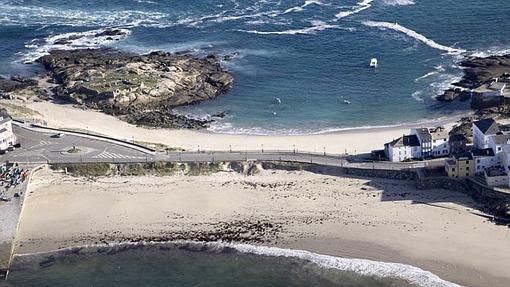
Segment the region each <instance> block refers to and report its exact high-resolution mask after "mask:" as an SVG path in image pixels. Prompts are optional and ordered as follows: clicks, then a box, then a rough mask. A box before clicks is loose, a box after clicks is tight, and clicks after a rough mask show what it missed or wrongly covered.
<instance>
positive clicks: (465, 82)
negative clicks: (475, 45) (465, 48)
mask: <svg viewBox="0 0 510 287" xmlns="http://www.w3.org/2000/svg"><path fill="white" fill-rule="evenodd" d="M460 66H462V67H464V68H465V69H464V76H463V78H462V80H461V81H460V82H458V83H456V84H455V85H457V86H460V87H464V88H468V89H473V88H476V87H478V86H480V85H482V84H484V83H488V82H490V81H491V79H493V78H498V77H501V76H503V75H505V74H508V73H510V55H503V56H491V57H487V58H479V57H471V58H468V59H466V60H464V61H462V62H461V63H460Z"/></svg>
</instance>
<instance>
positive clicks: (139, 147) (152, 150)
mask: <svg viewBox="0 0 510 287" xmlns="http://www.w3.org/2000/svg"><path fill="white" fill-rule="evenodd" d="M13 122H15V123H17V124H18V126H20V127H22V128H25V129H29V130H32V129H30V127H32V128H37V129H44V130H48V131H52V132H64V133H68V134H72V135H78V136H84V137H88V138H95V139H100V140H106V141H111V142H115V143H117V144H121V145H123V146H126V147H130V148H135V149H138V150H140V149H141V150H143V151H144V152H148V153H152V154H153V153H155V152H156V150H155V149H152V148H149V147H147V146H144V145H141V144H137V143H134V142H129V141H125V140H121V139H117V138H113V137H109V136H104V135H98V134H90V133H86V132H80V131H74V130H69V129H59V128H51V127H47V126H43V125H39V124H34V123H31V124H30V127H27V126H26V123H25V122H23V121H20V120H14V119H13Z"/></svg>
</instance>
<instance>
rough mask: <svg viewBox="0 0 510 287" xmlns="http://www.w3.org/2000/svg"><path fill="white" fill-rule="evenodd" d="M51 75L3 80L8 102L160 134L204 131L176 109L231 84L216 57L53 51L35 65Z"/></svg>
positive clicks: (0, 86)
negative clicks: (85, 113)
mask: <svg viewBox="0 0 510 287" xmlns="http://www.w3.org/2000/svg"><path fill="white" fill-rule="evenodd" d="M37 62H38V63H40V64H42V65H43V66H44V68H45V69H46V70H47V71H48V73H46V74H43V75H41V76H38V77H36V78H35V79H26V78H22V77H12V78H11V79H0V90H3V91H4V92H9V94H10V96H14V97H17V96H19V97H26V96H27V95H35V96H37V97H38V98H39V99H43V100H52V101H55V102H64V103H72V104H75V105H79V106H81V107H84V108H86V109H94V110H99V111H102V112H104V113H106V114H110V115H115V116H117V117H118V118H120V119H122V120H125V121H127V122H129V123H132V124H136V125H142V126H149V127H160V128H187V129H200V128H206V127H208V125H209V124H210V122H211V120H202V119H193V118H189V117H186V116H183V115H179V114H176V113H175V112H174V111H173V109H174V108H175V107H178V106H182V105H190V104H195V103H198V102H201V101H205V100H208V99H212V98H215V97H217V96H219V95H221V94H224V93H225V92H227V91H228V90H229V89H230V88H231V87H232V84H233V77H232V75H231V74H230V73H229V72H228V71H226V70H225V69H224V68H222V66H221V65H220V60H219V59H218V57H217V56H215V55H209V56H207V57H205V58H198V57H196V56H193V55H189V54H186V53H178V54H172V53H167V52H152V53H150V54H147V55H138V54H133V53H128V52H122V51H118V50H114V49H107V48H102V49H78V50H54V51H51V52H50V53H49V54H48V55H46V56H43V57H41V58H39V59H38V60H37Z"/></svg>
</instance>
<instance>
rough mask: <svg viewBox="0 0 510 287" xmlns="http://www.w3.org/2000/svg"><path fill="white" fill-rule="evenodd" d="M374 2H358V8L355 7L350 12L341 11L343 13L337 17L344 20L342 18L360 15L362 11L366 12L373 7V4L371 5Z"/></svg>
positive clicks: (365, 0)
mask: <svg viewBox="0 0 510 287" xmlns="http://www.w3.org/2000/svg"><path fill="white" fill-rule="evenodd" d="M372 1H373V0H362V1H361V2H358V3H357V4H356V6H354V7H353V8H352V9H351V10H349V11H341V12H339V13H337V14H336V15H335V17H336V18H337V19H342V18H345V17H348V16H351V15H353V14H357V13H359V12H361V11H364V10H366V9H368V8H370V7H372V4H371V3H372Z"/></svg>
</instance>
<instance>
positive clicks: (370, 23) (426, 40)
mask: <svg viewBox="0 0 510 287" xmlns="http://www.w3.org/2000/svg"><path fill="white" fill-rule="evenodd" d="M363 24H364V25H366V26H369V27H377V28H381V29H390V30H394V31H397V32H401V33H404V34H406V35H407V36H409V37H412V38H414V39H416V40H418V41H420V42H422V43H424V44H426V45H427V46H429V47H432V48H435V49H438V50H442V51H446V52H448V53H449V54H462V53H465V52H466V50H464V49H459V48H453V47H448V46H444V45H441V44H438V43H436V42H434V41H433V40H431V39H429V38H427V37H425V36H424V35H422V34H419V33H418V32H416V31H413V30H411V29H408V28H406V27H404V26H401V25H399V24H398V23H389V22H376V21H363Z"/></svg>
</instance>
